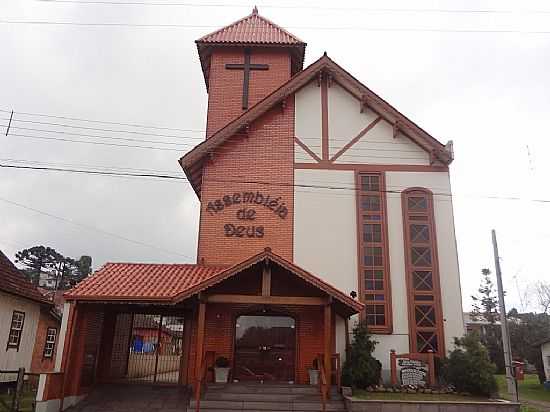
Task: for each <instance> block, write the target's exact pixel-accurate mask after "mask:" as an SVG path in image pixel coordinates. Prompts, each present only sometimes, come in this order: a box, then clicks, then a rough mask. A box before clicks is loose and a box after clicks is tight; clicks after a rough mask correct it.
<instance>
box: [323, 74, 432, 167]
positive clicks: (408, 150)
mask: <svg viewBox="0 0 550 412" xmlns="http://www.w3.org/2000/svg"><path fill="white" fill-rule="evenodd" d="M377 117H378V114H376V113H375V112H373V111H372V110H370V109H368V108H366V109H365V111H364V112H363V113H361V111H360V106H359V101H358V100H357V99H356V98H355V97H354V96H353V95H351V94H350V93H348V92H347V90H345V89H344V88H343V87H341V86H339V85H338V84H336V83H333V84H332V86H331V87H330V88H329V89H328V118H329V153H330V156H331V157H332V156H334V154H336V153H337V152H338V150H340V149H341V148H342V147H344V146H345V145H346V143H348V142H349V141H350V140H352V139H353V138H354V137H356V136H357V135H358V134H359V132H360V131H361V130H363V129H364V128H365V127H367V126H368V125H369V124H370V123H371V122H372V121H373V120H375V119H376V118H377ZM429 162H430V158H429V155H428V153H427V152H426V151H425V150H424V149H422V148H421V147H420V146H418V145H417V144H416V143H414V142H412V141H411V140H410V139H409V138H407V137H406V136H403V135H398V136H397V137H396V138H394V137H393V127H392V125H391V124H390V123H388V122H386V121H385V120H382V121H380V122H378V124H376V126H374V127H373V128H372V129H371V130H370V131H369V132H368V133H367V134H366V135H365V136H363V137H362V138H361V139H360V140H359V141H358V142H357V143H355V144H354V145H353V146H352V147H351V148H350V149H349V150H347V151H346V152H345V153H344V154H343V155H342V156H341V157H339V158H338V159H336V163H355V164H410V165H429V164H430V163H429Z"/></svg>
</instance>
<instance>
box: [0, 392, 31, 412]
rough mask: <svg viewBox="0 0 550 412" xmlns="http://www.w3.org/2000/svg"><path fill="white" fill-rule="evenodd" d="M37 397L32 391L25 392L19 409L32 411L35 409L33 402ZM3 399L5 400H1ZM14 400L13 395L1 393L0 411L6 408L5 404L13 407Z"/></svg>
mask: <svg viewBox="0 0 550 412" xmlns="http://www.w3.org/2000/svg"><path fill="white" fill-rule="evenodd" d="M34 398H35V394H34V393H32V392H25V393H23V397H22V398H21V404H20V405H19V406H20V407H19V411H20V412H31V411H32V410H33V408H32V404H33V401H34ZM1 401H3V402H1ZM11 402H12V395H7V394H0V411H3V410H4V405H3V403H5V404H6V405H8V407H11Z"/></svg>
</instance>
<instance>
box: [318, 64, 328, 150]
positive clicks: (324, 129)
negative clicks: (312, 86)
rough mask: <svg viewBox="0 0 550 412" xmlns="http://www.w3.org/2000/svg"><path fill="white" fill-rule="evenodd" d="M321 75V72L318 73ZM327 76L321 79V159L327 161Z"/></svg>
mask: <svg viewBox="0 0 550 412" xmlns="http://www.w3.org/2000/svg"><path fill="white" fill-rule="evenodd" d="M320 73H321V72H320ZM327 81H328V80H327V76H326V75H322V77H321V137H322V139H321V158H322V159H323V160H328V157H329V148H328V147H329V143H328V85H327Z"/></svg>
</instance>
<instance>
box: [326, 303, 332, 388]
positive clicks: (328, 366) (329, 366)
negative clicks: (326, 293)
mask: <svg viewBox="0 0 550 412" xmlns="http://www.w3.org/2000/svg"><path fill="white" fill-rule="evenodd" d="M324 312H325V316H324V317H325V325H324V332H325V336H324V338H325V342H324V343H325V345H324V346H325V348H324V352H325V354H324V356H325V359H324V364H325V373H326V377H327V386H328V387H329V388H330V385H331V382H330V380H331V377H332V350H331V344H330V343H331V335H332V321H331V315H332V305H330V304H326V305H325V307H324Z"/></svg>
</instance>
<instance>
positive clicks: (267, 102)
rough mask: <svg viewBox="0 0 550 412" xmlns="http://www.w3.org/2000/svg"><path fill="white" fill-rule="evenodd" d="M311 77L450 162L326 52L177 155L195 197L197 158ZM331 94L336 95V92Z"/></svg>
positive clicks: (444, 150)
mask: <svg viewBox="0 0 550 412" xmlns="http://www.w3.org/2000/svg"><path fill="white" fill-rule="evenodd" d="M315 79H317V81H318V82H319V80H320V79H325V80H327V81H328V83H329V84H331V85H333V84H339V85H340V86H342V88H344V89H345V90H346V91H347V92H348V93H349V94H350V95H352V96H353V97H354V98H355V99H356V100H357V102H358V107H357V111H359V112H362V111H364V110H367V111H368V110H371V111H372V112H375V113H377V114H378V115H379V116H380V118H381V119H382V120H385V121H386V122H388V123H389V124H391V126H392V129H393V130H394V134H395V136H398V135H399V134H403V135H405V136H407V137H408V138H409V139H410V140H411V141H413V142H414V143H416V144H417V145H418V146H420V147H421V148H422V149H424V150H425V151H426V152H428V153H429V162H430V165H443V166H447V165H448V164H450V163H451V162H452V160H453V153H452V148H451V146H449V145H447V146H445V145H443V144H442V143H440V142H439V141H438V140H436V139H435V138H434V137H432V136H431V135H430V134H428V133H427V132H426V131H424V130H423V129H421V128H420V127H419V126H417V125H416V124H415V123H414V122H412V121H411V120H409V119H408V118H407V117H405V116H404V115H403V114H401V113H400V112H399V111H397V110H396V109H395V108H394V107H393V106H391V105H390V104H389V103H387V102H386V101H385V100H383V99H382V98H380V96H378V95H377V94H376V93H374V92H373V91H372V90H370V89H369V88H367V87H366V86H365V85H363V84H362V83H361V82H359V81H358V80H357V79H355V78H354V77H353V76H351V75H350V74H349V73H348V72H346V71H345V70H344V69H343V68H342V67H340V66H338V65H337V64H336V63H334V62H333V61H332V60H331V59H330V58H329V57H328V56H326V55H324V56H323V57H321V58H320V59H319V60H317V61H316V62H315V63H313V64H311V65H310V66H309V67H308V68H306V69H305V70H303V71H302V72H300V73H298V74H296V75H295V76H293V77H292V78H291V79H290V80H289V81H288V82H286V83H285V84H283V85H282V86H281V87H279V88H278V89H277V90H275V91H274V92H273V93H271V94H270V95H268V96H266V97H265V98H264V99H262V100H261V101H260V102H258V103H257V104H255V105H254V106H252V107H251V108H250V109H248V110H247V111H246V112H244V113H243V114H242V115H240V116H239V117H237V118H236V119H235V120H233V121H232V122H230V123H229V124H227V125H226V126H225V127H223V128H222V129H221V130H219V131H218V132H216V133H215V134H214V135H212V136H211V137H210V138H209V139H208V140H207V141H205V142H203V143H201V144H199V145H198V146H196V147H195V148H194V149H193V150H191V151H190V152H188V153H187V154H185V155H184V156H183V157H182V158H181V159H180V165H181V166H182V168H183V170H184V171H185V173H186V175H187V176H188V177H189V180H190V183H191V185H192V186H193V188H194V189H195V192H196V193H197V194H198V195H199V197H200V184H201V183H200V182H201V178H202V167H201V166H200V165H201V162H203V161H204V159H205V158H206V157H207V156H210V155H212V154H214V152H215V150H216V149H217V148H218V147H219V146H221V145H223V144H224V142H225V141H226V140H228V139H231V138H232V136H234V135H235V134H236V133H239V132H241V131H242V130H246V128H247V127H248V126H249V125H250V123H251V122H253V121H254V120H255V119H257V118H258V117H259V116H261V115H262V114H264V113H265V112H267V111H268V110H269V109H271V108H273V107H275V106H280V107H282V110H283V111H284V108H285V107H286V102H287V101H288V100H289V96H293V95H294V94H295V93H296V92H297V91H299V90H300V89H302V88H304V87H305V86H306V85H308V84H309V83H310V82H312V81H313V80H315ZM312 93H313V92H312ZM333 97H335V98H337V96H336V95H335V96H333ZM292 100H294V99H292ZM398 143H400V142H398ZM307 150H310V149H307ZM307 150H306V151H307ZM312 153H314V152H312ZM315 156H317V155H316V154H315V153H314V157H315ZM327 156H328V154H327Z"/></svg>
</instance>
